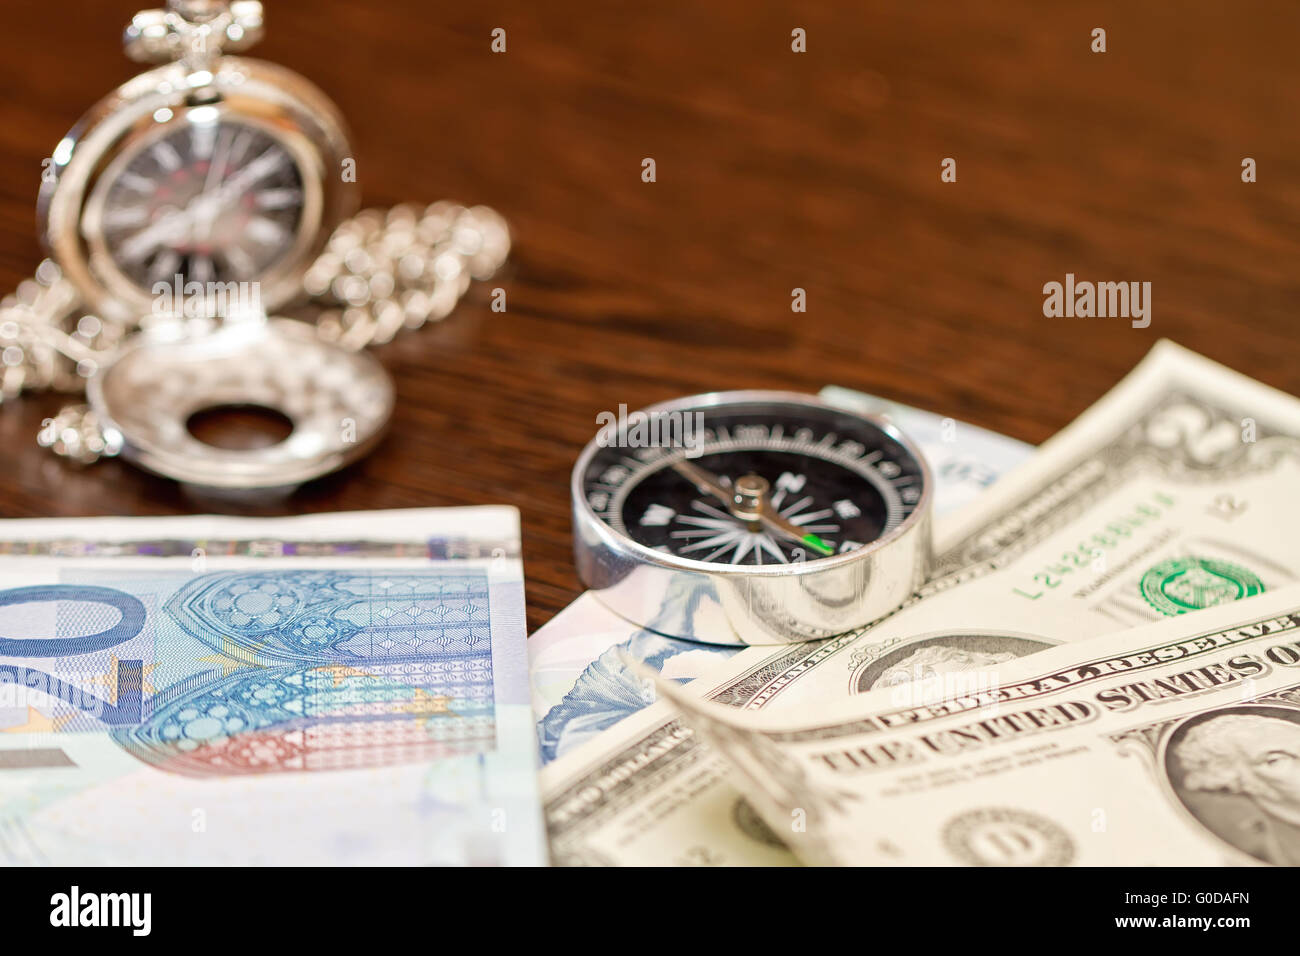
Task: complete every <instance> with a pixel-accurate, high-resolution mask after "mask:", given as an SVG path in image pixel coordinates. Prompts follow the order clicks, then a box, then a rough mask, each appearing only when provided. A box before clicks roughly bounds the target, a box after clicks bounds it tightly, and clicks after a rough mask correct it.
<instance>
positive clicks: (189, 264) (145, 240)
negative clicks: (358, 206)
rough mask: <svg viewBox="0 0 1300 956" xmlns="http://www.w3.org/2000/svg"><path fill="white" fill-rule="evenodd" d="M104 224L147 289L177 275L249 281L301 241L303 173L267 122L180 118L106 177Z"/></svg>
mask: <svg viewBox="0 0 1300 956" xmlns="http://www.w3.org/2000/svg"><path fill="white" fill-rule="evenodd" d="M107 186H108V188H107V192H106V194H105V199H104V205H103V209H102V219H101V223H100V225H101V231H102V234H103V239H104V242H105V246H106V248H107V250H108V253H109V256H110V257H111V258H112V260H113V262H114V263H115V264H116V266H117V267H118V269H120V270H121V271H122V273H123V274H124V275H126V276H127V278H129V279H130V280H131V281H132V282H134V283H136V284H137V285H140V286H142V287H144V288H146V289H148V288H150V287H151V286H153V285H154V284H155V283H158V282H168V283H170V282H172V281H174V279H175V277H176V276H177V275H180V276H182V277H183V279H184V280H185V281H186V282H191V281H194V282H203V283H208V282H246V281H253V280H256V279H258V278H259V277H260V276H262V275H264V274H265V273H266V272H268V271H269V270H270V269H272V268H274V267H275V265H276V264H277V263H278V262H279V261H280V260H281V259H282V258H283V257H284V256H285V255H286V254H287V252H288V251H289V249H290V248H291V247H292V245H293V243H294V238H295V236H296V234H297V231H298V228H299V223H300V221H301V219H302V213H303V178H302V173H301V171H300V170H299V168H298V164H297V162H296V161H295V160H294V158H293V156H292V155H291V154H290V152H289V151H288V150H287V149H286V148H285V147H284V145H283V144H281V143H280V141H279V140H277V139H276V138H275V137H274V136H272V135H271V134H270V133H268V132H266V131H265V130H263V129H261V128H259V127H255V126H251V125H247V124H244V123H237V122H223V121H220V120H216V119H213V120H212V121H209V122H194V121H191V122H190V123H188V124H182V125H178V126H177V128H175V129H174V130H172V131H170V132H168V133H167V134H166V135H165V136H163V137H162V138H160V139H157V140H154V141H153V142H152V143H150V144H149V145H147V146H145V147H143V148H141V149H140V151H139V152H138V153H136V154H135V155H134V156H132V157H131V158H130V160H129V161H128V162H127V163H126V165H125V167H124V168H122V170H121V171H120V172H119V173H118V174H117V175H116V177H115V178H114V179H113V180H112V181H111V182H109V183H108V184H107Z"/></svg>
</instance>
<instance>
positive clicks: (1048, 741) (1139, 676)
mask: <svg viewBox="0 0 1300 956" xmlns="http://www.w3.org/2000/svg"><path fill="white" fill-rule="evenodd" d="M983 673H984V677H985V680H984V681H982V682H980V685H979V686H978V687H972V689H971V691H970V692H969V693H962V694H959V695H957V696H954V697H951V698H947V699H944V700H931V701H921V700H918V699H917V697H916V695H915V694H914V693H912V692H911V691H909V690H908V688H906V687H894V688H882V689H879V690H875V691H872V692H870V693H868V694H865V695H862V696H860V697H855V698H842V699H840V700H838V701H834V702H832V703H830V704H828V705H825V706H822V707H820V708H817V709H812V708H809V709H808V710H806V711H804V712H801V713H792V712H789V711H783V712H779V713H778V712H776V711H768V712H762V713H755V712H744V711H738V710H736V709H735V708H730V707H723V706H721V705H718V704H713V703H710V702H708V701H705V700H701V699H699V698H695V697H692V696H690V695H688V694H683V693H681V691H680V690H678V689H677V688H676V687H674V686H673V685H670V684H669V685H666V686H665V687H664V692H665V694H666V695H669V696H671V697H672V698H673V700H674V701H675V702H676V703H677V705H678V706H679V707H680V708H681V709H682V712H683V714H684V715H685V719H686V720H687V722H688V723H689V724H690V725H691V726H692V727H694V728H695V729H696V730H697V731H699V732H700V733H701V734H702V735H703V736H704V737H705V738H706V739H708V740H709V741H710V742H711V743H712V745H713V746H714V749H715V751H716V752H718V753H721V754H723V755H725V757H726V759H727V760H728V762H729V763H730V764H731V765H732V767H733V769H734V773H735V779H736V780H737V782H739V783H741V785H742V786H743V788H744V790H745V792H746V794H747V795H748V797H749V799H750V800H751V801H752V802H753V804H754V806H756V807H757V808H758V810H759V812H760V813H761V814H762V816H763V817H764V818H765V820H766V821H767V823H768V824H769V826H770V827H771V828H772V830H773V831H774V832H779V833H781V834H782V836H783V837H784V838H785V839H786V840H787V841H788V842H789V844H790V845H791V846H792V847H793V848H795V850H796V851H797V852H798V854H799V855H800V857H801V859H803V860H804V862H809V863H815V864H823V865H826V864H839V865H860V864H873V863H892V864H905V865H918V864H919V865H931V866H933V865H945V864H948V865H951V864H965V865H971V866H1049V865H1062V866H1063V865H1070V864H1078V865H1083V866H1114V865H1140V866H1170V865H1176V866H1215V865H1244V864H1261V863H1269V864H1276V865H1284V866H1295V865H1300V586H1297V585H1293V586H1290V587H1287V588H1283V589H1282V590H1279V591H1275V592H1272V593H1268V594H1261V595H1259V596H1256V597H1252V598H1250V599H1249V600H1246V601H1242V602H1241V603H1234V604H1227V605H1223V606H1220V607H1216V608H1213V609H1210V610H1207V611H1204V612H1201V613H1197V614H1192V615H1182V616H1178V617H1173V618H1170V619H1166V620H1164V621H1161V622H1158V623H1155V624H1150V625H1146V626H1143V627H1139V628H1134V629H1131V630H1127V631H1121V632H1117V633H1114V634H1110V635H1106V636H1104V637H1100V638H1095V639H1093V640H1088V641H1081V642H1078V643H1075V644H1071V645H1067V646H1062V647H1056V648H1053V649H1051V650H1050V651H1045V652H1043V653H1041V654H1035V655H1033V656H1032V657H1028V658H1025V659H1023V660H1016V661H1010V662H1007V663H1004V664H997V665H992V666H990V667H987V668H986V669H985V670H984V672H983Z"/></svg>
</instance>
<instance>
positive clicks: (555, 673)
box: [528, 386, 1033, 763]
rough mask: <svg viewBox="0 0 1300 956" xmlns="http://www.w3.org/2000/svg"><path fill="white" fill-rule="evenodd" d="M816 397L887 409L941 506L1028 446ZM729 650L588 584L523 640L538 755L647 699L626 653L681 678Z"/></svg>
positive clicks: (903, 412)
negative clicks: (651, 622) (658, 623)
mask: <svg viewBox="0 0 1300 956" xmlns="http://www.w3.org/2000/svg"><path fill="white" fill-rule="evenodd" d="M821 397H822V398H823V399H825V400H826V401H828V402H831V403H832V404H837V405H842V406H845V407H848V408H852V409H854V410H855V411H859V412H865V413H867V414H871V415H876V416H883V417H886V418H888V419H890V420H891V421H893V422H894V423H895V424H897V425H898V426H899V427H900V428H901V429H902V430H903V431H904V432H905V433H906V434H907V435H908V437H910V438H911V439H912V440H913V441H914V442H916V444H917V445H919V446H920V448H921V452H922V454H923V455H924V456H925V458H926V460H927V461H928V462H929V465H930V471H931V474H932V475H933V476H934V481H935V494H934V507H935V511H936V513H938V514H940V515H942V514H946V513H948V512H951V511H954V510H956V509H957V508H960V507H961V506H963V505H965V504H968V503H969V502H970V501H972V500H973V499H974V498H975V497H976V496H977V495H979V494H980V493H981V492H982V491H983V490H984V489H985V488H987V487H989V486H990V485H992V484H993V482H994V481H996V480H997V479H998V477H999V476H1001V475H1003V474H1005V473H1006V472H1008V471H1010V470H1011V469H1012V468H1014V467H1015V466H1016V465H1018V464H1020V463H1021V462H1023V461H1024V460H1025V459H1026V458H1027V457H1029V455H1030V453H1031V452H1032V451H1033V446H1031V445H1027V444H1025V443H1024V442H1019V441H1016V440H1015V439H1014V438H1007V437H1006V436H1005V435H999V434H997V433H996V432H990V431H987V430H985V429H983V428H977V427H976V426H974V425H967V424H965V423H963V422H958V421H956V420H955V419H952V418H946V417H943V416H940V415H936V414H934V413H933V412H928V411H925V410H923V409H919V408H913V407H911V406H908V405H903V404H900V403H897V402H890V401H887V400H885V399H882V398H877V397H876V396H873V395H866V394H864V393H862V392H855V391H852V390H850V389H846V388H838V387H835V386H828V387H827V388H825V389H823V390H822V393H821ZM676 613H680V611H679V609H678V608H675V607H674V606H673V604H672V602H668V603H667V604H666V606H665V607H664V608H663V610H662V612H661V615H660V617H661V618H662V619H663V624H664V626H665V627H666V626H667V625H668V624H669V623H670V621H671V618H672V616H673V615H674V614H676ZM737 650H738V648H735V647H722V646H718V645H708V644H700V643H697V642H695V641H684V640H680V639H678V638H673V637H665V636H664V635H662V634H660V633H658V632H657V631H655V630H654V629H652V628H641V627H637V626H636V625H635V624H632V623H630V622H628V621H627V620H625V619H624V618H622V617H620V616H619V615H617V614H615V613H614V612H613V611H610V610H608V609H607V608H606V607H605V606H604V605H603V604H601V603H600V600H599V598H598V597H597V596H596V595H594V594H592V593H591V592H587V593H585V594H583V595H581V596H580V597H579V598H578V599H577V600H576V601H574V602H573V603H572V604H571V605H569V606H568V607H567V608H565V609H564V610H563V611H561V612H560V613H559V614H557V615H556V616H555V617H554V618H553V619H552V620H551V621H549V622H547V624H546V625H545V626H544V627H541V628H539V629H538V630H537V631H536V632H535V633H534V634H533V635H532V636H531V637H530V638H529V639H528V653H529V659H530V661H531V665H532V666H531V681H532V697H533V709H534V712H535V715H536V717H537V734H538V743H539V749H540V753H541V760H542V762H543V763H549V762H550V761H552V760H554V759H555V758H556V757H558V756H560V755H561V754H563V753H566V752H568V751H569V750H572V749H573V748H574V747H576V746H578V745H579V744H581V743H583V742H584V741H587V740H590V739H591V738H592V737H594V736H596V735H597V734H599V733H601V732H603V731H604V730H606V729H608V728H609V727H611V726H613V725H614V724H615V723H617V722H618V721H620V720H622V719H623V718H625V717H628V716H630V715H631V714H634V713H636V712H637V711H638V710H640V709H641V708H642V707H645V706H647V705H648V704H651V703H653V702H654V700H655V694H654V687H653V686H652V685H650V684H648V683H647V682H646V681H645V680H644V679H643V678H642V677H641V675H640V674H638V673H636V672H635V671H633V670H632V668H631V667H629V664H628V662H629V661H634V662H636V663H637V664H640V665H642V666H643V667H649V668H652V669H653V670H655V671H657V672H659V673H660V674H662V675H663V676H664V677H667V678H670V679H672V680H675V681H679V682H686V681H689V680H693V679H694V678H696V677H698V676H699V675H700V674H701V673H703V672H705V671H707V670H709V669H710V668H712V667H713V666H715V665H716V663H717V662H718V661H719V660H723V659H726V658H728V657H731V656H732V655H734V654H735V653H736V652H737Z"/></svg>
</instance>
